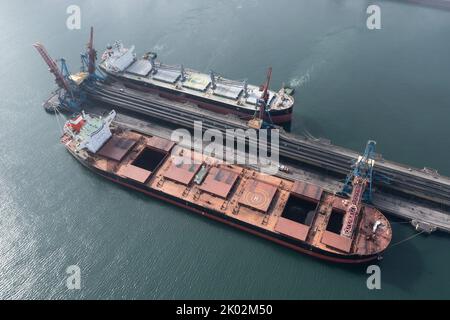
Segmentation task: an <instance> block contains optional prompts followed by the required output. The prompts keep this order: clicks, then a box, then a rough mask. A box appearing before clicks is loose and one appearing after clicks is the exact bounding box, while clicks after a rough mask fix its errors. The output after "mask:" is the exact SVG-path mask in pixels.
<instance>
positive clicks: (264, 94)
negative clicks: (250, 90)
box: [259, 67, 272, 119]
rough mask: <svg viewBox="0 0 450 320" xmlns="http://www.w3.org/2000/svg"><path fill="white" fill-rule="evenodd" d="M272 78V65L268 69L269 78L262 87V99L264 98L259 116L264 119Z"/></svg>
mask: <svg viewBox="0 0 450 320" xmlns="http://www.w3.org/2000/svg"><path fill="white" fill-rule="evenodd" d="M271 78H272V67H269V69H268V70H267V78H266V82H265V83H264V85H263V87H262V94H261V99H262V100H263V101H262V102H263V103H261V105H260V106H259V118H260V119H264V112H265V110H266V106H267V102H268V101H269V84H270V79H271Z"/></svg>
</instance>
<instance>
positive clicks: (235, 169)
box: [61, 111, 392, 263]
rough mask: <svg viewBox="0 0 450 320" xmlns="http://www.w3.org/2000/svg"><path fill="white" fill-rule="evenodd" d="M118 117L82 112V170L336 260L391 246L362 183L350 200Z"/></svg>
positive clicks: (78, 123) (77, 139)
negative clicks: (154, 133)
mask: <svg viewBox="0 0 450 320" xmlns="http://www.w3.org/2000/svg"><path fill="white" fill-rule="evenodd" d="M114 116H115V112H114V111H111V113H110V114H109V115H108V116H107V117H105V118H101V117H94V116H89V115H87V114H85V113H81V114H79V115H76V116H74V117H73V118H71V119H70V120H68V121H67V122H66V124H65V126H64V134H63V136H62V137H61V142H62V143H63V144H64V145H65V147H66V149H67V150H68V151H69V152H70V153H71V154H72V155H73V156H74V157H75V158H76V159H77V160H78V161H79V162H80V163H81V164H83V165H84V166H85V167H87V168H89V169H90V170H92V171H93V172H95V173H97V174H99V175H101V176H103V177H105V178H107V179H109V180H111V181H113V182H116V183H119V184H121V185H123V186H125V187H127V188H131V189H134V190H138V191H140V192H143V193H145V194H147V195H149V196H152V197H154V198H157V199H160V200H162V201H166V202H169V203H171V204H174V205H177V206H179V207H182V208H186V209H188V210H190V211H192V212H195V213H198V214H201V215H202V216H205V217H208V218H211V219H213V220H216V221H219V222H222V223H225V224H227V225H230V226H233V227H235V228H238V229H240V230H243V231H247V232H249V233H252V234H254V235H257V236H260V237H262V238H265V239H268V240H270V241H273V242H275V243H278V244H281V245H283V246H286V247H289V248H291V249H294V250H296V251H299V252H302V253H306V254H309V255H312V256H315V257H318V258H322V259H325V260H329V261H334V262H341V263H363V262H367V261H370V260H373V259H376V258H378V257H380V255H381V254H382V253H383V251H384V250H385V249H386V248H387V247H388V245H389V243H390V241H391V238H392V229H391V226H390V224H389V221H388V220H387V219H386V217H385V216H384V215H383V214H382V213H381V212H380V211H378V210H377V209H376V208H374V207H372V206H369V205H366V204H364V203H362V201H361V199H362V194H363V192H364V189H365V187H366V185H367V180H365V179H363V178H361V177H355V179H354V181H353V191H352V193H351V195H350V196H349V197H343V196H339V195H336V194H334V193H332V192H330V191H327V190H323V189H322V188H321V187H319V186H316V185H314V184H310V183H307V182H305V181H300V180H290V179H286V178H282V177H281V176H277V175H274V176H269V175H265V174H263V173H260V172H258V171H256V170H253V169H251V168H248V167H245V166H241V165H234V164H230V163H225V162H223V161H221V160H219V159H217V158H213V157H209V156H205V155H204V154H202V153H199V152H196V151H193V150H190V149H186V148H184V147H182V146H181V145H178V144H176V143H175V142H173V141H170V140H167V139H165V138H162V137H158V136H151V135H146V134H142V133H138V132H136V131H133V130H130V129H128V128H127V127H125V126H123V125H121V126H118V125H116V124H114V122H113V119H114Z"/></svg>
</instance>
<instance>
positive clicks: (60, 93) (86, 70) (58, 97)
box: [33, 27, 104, 112]
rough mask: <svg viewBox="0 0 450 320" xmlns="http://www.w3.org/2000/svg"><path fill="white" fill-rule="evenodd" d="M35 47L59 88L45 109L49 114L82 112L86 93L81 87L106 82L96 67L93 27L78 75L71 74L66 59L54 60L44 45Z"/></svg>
mask: <svg viewBox="0 0 450 320" xmlns="http://www.w3.org/2000/svg"><path fill="white" fill-rule="evenodd" d="M33 47H34V48H35V49H36V50H37V52H38V53H39V54H40V55H41V57H42V59H43V60H44V62H45V63H46V64H47V66H48V68H49V71H50V73H51V74H53V76H54V77H55V83H56V85H57V87H58V88H57V89H56V90H55V91H54V92H53V93H52V95H51V96H50V98H49V99H47V100H46V101H45V102H44V104H43V106H44V109H45V110H46V111H47V112H56V111H59V110H61V111H66V112H79V111H81V110H82V106H83V105H84V103H85V102H86V93H85V91H84V90H82V89H81V85H84V86H88V85H95V83H96V81H99V80H104V76H103V75H102V74H101V71H100V70H98V69H97V67H96V62H95V61H96V59H97V52H96V51H95V49H94V29H93V27H91V30H90V37H89V42H88V44H87V48H86V51H85V52H84V53H82V54H81V70H80V72H78V73H75V74H71V73H70V72H69V68H68V66H67V63H66V60H65V59H64V58H60V59H58V60H54V59H52V58H51V56H50V54H49V53H48V51H47V49H46V48H45V47H44V45H43V44H42V43H40V42H36V43H35V44H33ZM58 62H59V66H58ZM96 71H98V72H96Z"/></svg>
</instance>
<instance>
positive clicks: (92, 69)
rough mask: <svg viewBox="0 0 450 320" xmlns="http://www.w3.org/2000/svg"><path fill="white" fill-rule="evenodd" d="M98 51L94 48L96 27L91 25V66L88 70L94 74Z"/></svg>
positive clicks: (89, 54) (89, 44) (89, 49)
mask: <svg viewBox="0 0 450 320" xmlns="http://www.w3.org/2000/svg"><path fill="white" fill-rule="evenodd" d="M96 55H97V53H96V52H95V49H94V28H93V27H91V34H90V36H89V43H88V56H89V66H88V72H89V74H93V73H94V72H95V59H96Z"/></svg>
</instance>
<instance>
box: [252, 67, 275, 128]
mask: <svg viewBox="0 0 450 320" xmlns="http://www.w3.org/2000/svg"><path fill="white" fill-rule="evenodd" d="M271 78H272V67H269V69H268V70H267V78H266V81H265V82H264V84H263V85H262V86H261V88H260V91H262V93H261V97H260V98H258V100H257V101H256V106H257V107H259V109H258V108H257V109H256V110H255V117H254V118H253V119H251V120H250V121H249V123H248V124H249V126H250V127H252V128H258V129H260V128H270V127H272V125H273V123H272V120H271V119H270V114H269V113H267V116H268V117H269V121H270V122H265V121H264V115H265V114H266V112H267V104H268V102H269V97H270V94H269V84H270V79H271ZM257 112H259V114H258V116H256V113H257Z"/></svg>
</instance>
